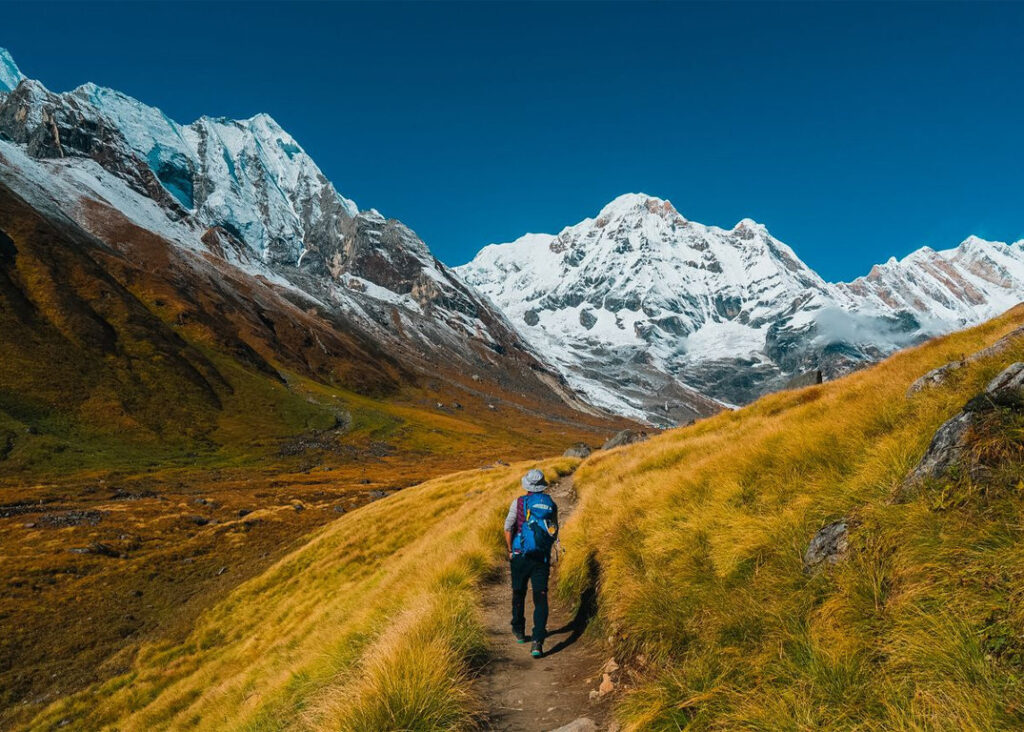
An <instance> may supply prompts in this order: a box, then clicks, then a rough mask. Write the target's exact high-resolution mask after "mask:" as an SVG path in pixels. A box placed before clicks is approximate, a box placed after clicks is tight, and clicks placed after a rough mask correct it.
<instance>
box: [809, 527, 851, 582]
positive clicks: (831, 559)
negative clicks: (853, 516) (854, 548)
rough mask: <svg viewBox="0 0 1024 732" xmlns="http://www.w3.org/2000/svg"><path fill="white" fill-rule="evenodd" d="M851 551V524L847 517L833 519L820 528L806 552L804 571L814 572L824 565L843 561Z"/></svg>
mask: <svg viewBox="0 0 1024 732" xmlns="http://www.w3.org/2000/svg"><path fill="white" fill-rule="evenodd" d="M847 551H849V526H848V525H847V522H846V519H840V520H839V521H833V522H832V523H830V524H827V525H825V526H823V527H821V528H820V529H818V531H817V533H816V534H815V535H814V538H812V539H811V543H810V544H808V546H807V551H805V552H804V571H805V572H813V571H815V570H817V569H819V568H821V567H822V566H824V565H829V564H836V563H837V562H840V561H842V559H843V558H844V557H845V556H846V553H847Z"/></svg>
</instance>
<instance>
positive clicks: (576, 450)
mask: <svg viewBox="0 0 1024 732" xmlns="http://www.w3.org/2000/svg"><path fill="white" fill-rule="evenodd" d="M590 453H591V449H590V445H588V444H587V443H585V442H577V443H576V444H575V445H573V446H572V447H570V448H569V449H568V450H566V451H565V452H563V453H562V456H563V457H572V458H582V459H585V458H588V457H590Z"/></svg>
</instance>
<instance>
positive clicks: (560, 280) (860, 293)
mask: <svg viewBox="0 0 1024 732" xmlns="http://www.w3.org/2000/svg"><path fill="white" fill-rule="evenodd" d="M458 271H459V272H460V274H462V275H463V276H464V277H465V279H466V280H467V281H468V282H470V283H471V284H473V285H475V286H476V287H477V288H479V289H480V290H482V291H483V292H484V293H485V294H486V295H488V296H489V297H490V298H491V299H492V300H493V301H494V302H495V303H497V304H498V306H499V307H501V308H502V309H503V310H504V311H505V313H506V314H507V315H508V317H509V318H510V319H511V320H512V322H513V324H514V325H515V326H516V327H517V328H518V329H519V330H520V332H521V333H522V334H523V337H524V338H525V339H526V340H527V341H529V342H530V343H532V344H533V345H534V347H535V348H536V349H537V350H538V351H540V352H541V353H544V354H546V355H549V357H550V358H551V359H552V360H554V361H555V362H556V363H557V364H558V365H559V367H560V368H561V369H562V372H563V374H564V375H565V376H566V378H567V379H568V380H569V381H570V382H571V383H573V384H574V385H575V386H577V388H579V389H580V390H581V391H583V392H585V393H586V394H587V395H588V396H589V397H590V398H591V400H593V401H595V402H598V403H601V404H604V405H605V406H608V407H609V408H611V409H615V410H617V411H620V412H622V413H625V414H631V415H637V416H644V417H646V418H647V419H650V420H652V421H655V422H672V421H675V422H679V421H683V420H684V419H686V418H688V416H693V414H694V413H696V414H699V413H701V409H702V408H704V407H705V406H706V405H702V404H700V403H698V402H695V401H694V400H693V399H692V398H690V397H688V396H687V394H686V393H685V392H686V389H691V391H692V390H697V391H699V392H701V393H703V394H706V395H710V396H713V397H715V398H717V399H720V400H722V401H725V402H730V403H743V402H745V401H749V400H750V399H753V398H755V397H757V396H758V395H760V394H762V393H764V392H765V391H768V390H770V389H772V388H778V387H779V386H781V385H782V384H783V383H785V382H786V380H787V379H788V378H789V377H791V376H793V375H794V374H798V373H800V372H801V371H806V370H812V369H822V370H824V371H825V372H826V374H827V375H832V376H834V375H837V374H838V373H841V372H843V371H844V370H848V369H849V368H852V367H853V366H854V365H856V364H858V363H863V362H865V361H868V360H872V359H875V358H879V357H881V356H883V355H885V354H886V353H888V352H891V351H892V350H893V349H895V348H898V347H901V346H904V345H907V344H909V343H912V342H915V341H916V340H919V339H921V338H924V337H927V336H929V335H934V334H937V333H941V332H945V331H948V330H952V329H954V328H959V327H963V326H965V325H968V324H971V323H975V322H979V321H980V320H984V319H987V318H989V317H993V316H995V315H997V314H999V313H1000V312H1002V311H1004V310H1006V309H1008V308H1009V307H1012V306H1013V305H1015V304H1016V303H1017V302H1019V301H1020V300H1021V299H1022V296H1024V243H1021V242H1018V243H1017V244H1010V245H1007V244H1003V243H1000V242H988V241H985V240H983V239H980V238H978V237H969V238H968V239H966V240H965V241H964V242H963V243H961V244H960V245H959V246H958V247H956V248H954V249H949V250H944V251H935V250H934V249H931V248H929V247H923V248H921V249H919V250H918V251H916V252H914V253H912V254H910V255H908V256H907V257H905V258H903V259H902V260H898V261H897V260H896V259H890V260H889V261H888V262H886V263H885V264H881V265H878V266H876V267H874V268H872V270H871V272H870V273H869V274H868V275H867V276H865V277H861V278H859V279H857V280H855V281H853V282H850V283H838V284H831V283H828V282H825V281H824V280H823V279H822V278H821V277H820V276H818V274H817V273H816V272H814V271H813V270H811V269H810V268H809V267H808V266H807V265H806V264H805V263H804V262H802V261H801V260H800V258H799V257H798V256H797V255H796V253H795V252H794V251H793V250H792V249H791V248H790V247H788V246H787V245H786V244H784V243H783V242H781V241H779V240H778V239H776V238H775V237H773V236H772V235H771V234H770V232H769V231H768V229H767V228H766V227H765V226H764V225H762V224H759V223H757V222H756V221H754V220H752V219H749V218H745V219H742V220H741V221H739V222H737V223H736V225H735V226H733V228H731V229H722V228H719V227H716V226H705V225H703V224H700V223H697V222H695V221H692V220H688V219H686V218H684V217H683V216H682V215H681V214H680V213H679V212H678V211H676V209H675V208H674V207H673V206H672V204H671V203H669V202H668V201H665V200H663V199H660V198H656V197H654V196H649V195H646V194H641V193H629V194H625V195H622V196H619V197H618V198H616V199H615V200H613V201H611V202H610V203H608V204H607V205H606V206H604V207H603V208H602V209H601V212H600V213H599V214H598V215H597V216H596V217H595V218H588V219H584V220H583V221H581V222H580V223H578V224H576V225H573V226H569V227H566V228H565V229H563V230H562V231H561V232H560V233H559V234H558V235H556V236H550V235H541V234H530V235H527V236H524V237H521V238H520V239H518V240H516V241H515V242H512V243H510V244H498V245H491V246H487V247H485V248H484V249H482V250H481V251H480V253H479V254H478V255H477V257H476V258H475V259H474V260H473V261H472V262H470V263H469V264H467V265H465V266H463V267H461V268H459V270H458Z"/></svg>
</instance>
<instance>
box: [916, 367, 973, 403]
mask: <svg viewBox="0 0 1024 732" xmlns="http://www.w3.org/2000/svg"><path fill="white" fill-rule="evenodd" d="M965 365H967V361H950V362H949V363H947V364H943V365H942V366H939V367H938V368H937V369H932V370H931V371H929V372H928V373H927V374H925V375H924V376H922V377H921V378H919V379H918V380H917V381H915V382H914V383H913V384H911V385H910V386H909V387H907V396H908V397H910V396H913V395H914V394H917V393H918V392H920V391H924V390H925V389H930V388H931V387H933V386H939V385H941V384H945V383H946V381H947V380H948V379H949V376H950V374H953V373H955V372H957V371H959V370H960V369H962V368H963V367H964V366H965Z"/></svg>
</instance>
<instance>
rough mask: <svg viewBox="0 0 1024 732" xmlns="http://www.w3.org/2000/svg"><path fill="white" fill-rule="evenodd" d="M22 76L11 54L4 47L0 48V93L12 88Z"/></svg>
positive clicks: (23, 76)
mask: <svg viewBox="0 0 1024 732" xmlns="http://www.w3.org/2000/svg"><path fill="white" fill-rule="evenodd" d="M24 78H25V75H24V74H23V73H21V69H19V68H18V64H16V63H14V59H13V58H11V54H10V53H8V52H7V49H6V48H0V94H3V93H5V92H9V91H11V90H13V89H14V87H16V86H17V85H18V84H19V83H20V82H21V80H22V79H24Z"/></svg>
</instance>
